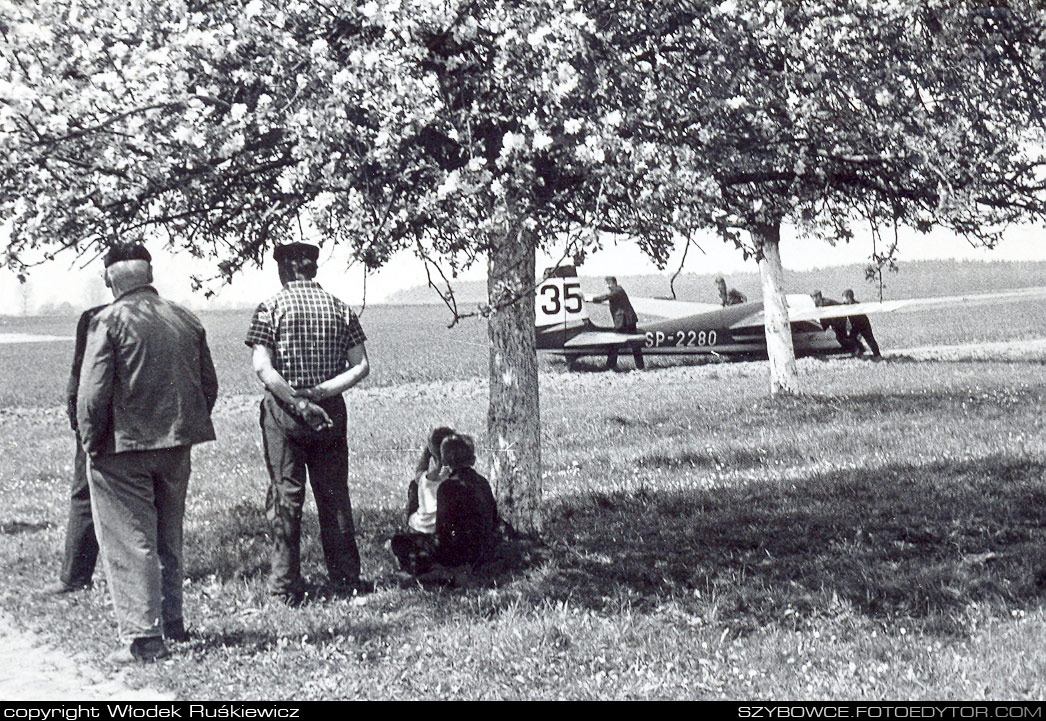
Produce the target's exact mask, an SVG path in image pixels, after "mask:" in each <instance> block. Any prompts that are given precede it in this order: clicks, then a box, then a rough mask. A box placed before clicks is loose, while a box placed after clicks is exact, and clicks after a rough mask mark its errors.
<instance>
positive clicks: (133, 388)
mask: <svg viewBox="0 0 1046 721" xmlns="http://www.w3.org/2000/svg"><path fill="white" fill-rule="evenodd" d="M217 397H218V379H217V377H216V376H215V373H214V364H213V362H212V361H211V352H210V349H209V348H208V347H207V338H206V334H205V333H204V329H203V326H202V325H201V324H200V321H199V319H197V317H196V316H195V315H193V314H192V313H191V312H189V311H188V310H186V309H185V308H183V307H182V306H180V305H178V304H177V303H172V302H171V301H168V300H164V299H163V298H161V297H160V296H159V295H158V294H157V292H156V290H155V289H153V288H152V286H142V287H139V288H135V289H134V290H131V291H129V292H127V293H124V294H123V295H122V296H120V297H119V298H117V299H116V300H115V301H113V302H112V303H111V304H109V305H108V306H106V307H105V308H103V309H102V310H100V311H98V314H97V315H95V317H94V319H93V320H92V321H91V325H90V329H89V331H88V333H87V346H86V349H85V351H84V359H83V365H82V366H81V369H80V384H79V390H78V393H77V408H76V417H77V422H78V423H79V430H80V440H81V442H82V443H83V447H84V450H85V451H87V453H88V454H90V455H98V454H104V453H123V452H126V451H144V450H154V449H160V448H175V447H178V446H187V445H192V444H194V443H201V442H203V441H211V440H214V426H213V425H211V409H212V408H213V407H214V402H215V400H216V399H217Z"/></svg>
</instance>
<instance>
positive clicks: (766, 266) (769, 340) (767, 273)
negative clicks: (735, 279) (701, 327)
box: [752, 222, 799, 395]
mask: <svg viewBox="0 0 1046 721" xmlns="http://www.w3.org/2000/svg"><path fill="white" fill-rule="evenodd" d="M752 237H753V238H754V239H755V242H756V245H757V246H758V247H759V248H760V249H761V250H762V254H761V256H760V259H759V275H760V277H761V278H762V281H763V327H764V329H765V332H766V354H767V357H768V358H769V361H770V393H771V394H773V395H777V394H779V393H791V394H795V393H798V392H799V372H798V371H797V370H796V366H795V347H794V346H793V345H792V328H791V325H790V324H789V322H788V301H787V299H786V298H785V291H784V270H783V268H782V266H781V224H780V223H779V222H778V223H775V224H773V225H761V226H758V227H756V228H754V229H753V230H752Z"/></svg>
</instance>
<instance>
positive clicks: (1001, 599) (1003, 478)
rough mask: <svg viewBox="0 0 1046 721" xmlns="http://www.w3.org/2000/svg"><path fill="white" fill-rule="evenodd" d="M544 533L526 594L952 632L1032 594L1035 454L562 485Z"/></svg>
mask: <svg viewBox="0 0 1046 721" xmlns="http://www.w3.org/2000/svg"><path fill="white" fill-rule="evenodd" d="M681 462H687V461H686V459H683V460H682V461H681ZM544 536H545V538H546V539H555V540H553V541H550V546H549V549H548V552H549V558H550V560H549V561H548V562H547V563H546V564H545V566H546V568H544V569H543V570H542V572H541V573H540V574H538V573H534V572H532V571H524V573H526V574H527V575H528V576H530V578H529V579H528V580H527V581H521V585H523V586H526V587H527V590H526V594H527V595H531V594H533V595H534V596H535V600H536V599H537V598H540V599H542V600H549V599H551V600H570V601H571V602H573V603H581V604H584V605H587V606H590V607H594V608H609V607H612V606H615V605H620V604H621V603H627V604H629V605H631V606H633V607H643V606H655V605H658V604H660V603H663V602H664V601H666V600H668V599H674V600H675V601H676V602H677V603H678V604H680V605H681V606H682V607H683V608H685V609H688V610H689V611H690V612H691V613H693V614H695V615H699V616H702V617H703V618H706V619H709V617H714V618H716V619H718V620H719V621H721V622H725V623H727V624H729V625H731V626H733V627H735V628H737V629H738V630H744V629H754V628H757V627H759V626H762V625H765V624H767V623H789V624H795V623H800V622H802V621H803V620H804V619H809V618H813V617H819V616H836V615H843V614H847V613H851V614H853V613H856V614H861V615H865V616H869V617H882V618H891V617H902V616H903V617H905V618H908V619H916V620H918V621H920V622H922V623H923V624H924V625H926V626H927V627H931V628H935V629H937V630H941V631H959V630H961V629H962V627H963V623H964V621H963V618H964V615H965V614H966V612H967V610H968V609H969V607H970V606H971V605H975V604H976V605H980V606H982V607H984V606H987V607H989V608H991V609H993V610H995V611H998V612H1003V611H1005V612H1006V613H1008V612H1009V610H1011V609H1013V608H1014V607H1020V606H1022V605H1025V604H1029V603H1033V602H1037V601H1038V600H1040V598H1041V595H1042V593H1043V588H1042V585H1041V584H1042V578H1041V576H1040V573H1041V568H1042V566H1041V564H1042V562H1043V560H1044V551H1046V465H1043V464H1041V463H1037V462H1031V461H1019V460H1014V459H1011V458H1002V457H993V458H986V459H980V460H973V461H968V462H964V463H953V464H934V465H924V466H892V467H886V468H880V469H875V470H849V471H843V472H836V473H831V474H825V475H823V476H820V477H816V478H812V479H810V480H808V481H805V482H800V483H795V484H793V483H790V482H789V483H788V484H786V485H781V484H777V483H766V484H758V483H752V484H747V485H744V486H741V487H738V488H732V489H715V490H693V491H684V492H673V493H662V492H651V491H638V492H635V493H630V494H625V493H622V494H615V495H608V494H595V495H589V496H581V497H573V498H569V499H564V500H563V501H561V502H560V503H558V504H557V506H556V507H555V508H554V509H552V511H551V513H550V520H549V522H548V524H547V527H546V530H545V533H544ZM709 620H711V619H709Z"/></svg>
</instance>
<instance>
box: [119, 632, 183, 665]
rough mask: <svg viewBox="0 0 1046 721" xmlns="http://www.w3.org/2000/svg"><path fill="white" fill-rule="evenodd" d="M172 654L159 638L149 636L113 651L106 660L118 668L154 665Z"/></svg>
mask: <svg viewBox="0 0 1046 721" xmlns="http://www.w3.org/2000/svg"><path fill="white" fill-rule="evenodd" d="M170 655H171V652H170V651H168V650H167V645H166V644H165V643H164V642H163V639H162V638H160V637H159V636H147V637H144V638H136V639H134V640H133V641H131V643H130V645H128V646H124V647H123V648H121V649H117V650H116V651H113V652H112V653H111V654H109V656H108V657H107V658H106V660H107V661H108V662H109V663H112V664H116V665H117V666H126V665H127V664H131V663H153V662H154V661H159V660H160V659H163V658H167V657H168V656H170Z"/></svg>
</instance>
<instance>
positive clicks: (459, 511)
mask: <svg viewBox="0 0 1046 721" xmlns="http://www.w3.org/2000/svg"><path fill="white" fill-rule="evenodd" d="M440 458H441V459H442V461H443V467H444V469H445V470H444V472H443V473H442V474H441V475H443V476H444V479H443V481H442V482H441V483H440V484H439V488H438V489H437V491H436V547H435V551H434V553H433V557H434V558H435V560H436V561H437V562H438V563H441V564H442V565H444V566H460V565H462V564H466V563H477V562H479V561H483V560H485V559H486V557H487V555H488V554H489V553H490V550H491V549H492V548H493V546H494V528H495V526H496V525H497V522H498V507H497V502H496V501H495V500H494V493H493V492H492V491H491V490H490V483H489V482H488V481H487V479H486V478H484V477H483V476H481V475H480V474H479V473H477V472H476V470H475V469H474V468H473V466H474V465H475V463H476V451H475V448H474V445H473V442H472V439H471V438H469V437H468V436H462V435H457V434H455V435H453V436H449V437H447V438H446V440H444V441H443V444H442V446H441V447H440Z"/></svg>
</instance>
